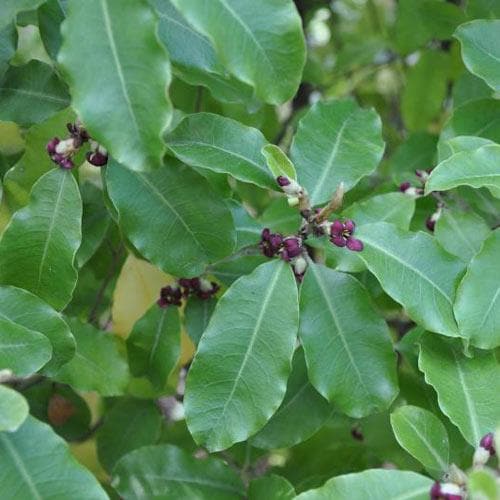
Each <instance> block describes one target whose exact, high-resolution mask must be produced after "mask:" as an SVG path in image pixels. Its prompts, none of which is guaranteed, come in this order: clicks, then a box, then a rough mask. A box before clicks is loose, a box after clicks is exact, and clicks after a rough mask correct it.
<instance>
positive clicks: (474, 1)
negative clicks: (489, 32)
mask: <svg viewBox="0 0 500 500" xmlns="http://www.w3.org/2000/svg"><path fill="white" fill-rule="evenodd" d="M466 12H467V14H468V15H469V17H470V18H471V19H488V18H490V19H494V18H499V17H500V4H499V3H498V2H496V0H469V1H468V2H467V5H466Z"/></svg>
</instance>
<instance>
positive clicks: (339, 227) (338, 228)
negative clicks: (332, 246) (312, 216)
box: [330, 219, 344, 246]
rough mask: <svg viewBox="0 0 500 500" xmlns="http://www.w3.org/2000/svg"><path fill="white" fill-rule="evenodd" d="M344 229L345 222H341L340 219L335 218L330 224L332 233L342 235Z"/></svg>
mask: <svg viewBox="0 0 500 500" xmlns="http://www.w3.org/2000/svg"><path fill="white" fill-rule="evenodd" d="M343 231H344V224H342V222H340V221H339V220H338V219H337V220H334V221H333V222H332V224H331V226H330V235H331V236H341V235H342V232H343ZM337 246H338V245H337ZM343 246H344V245H343Z"/></svg>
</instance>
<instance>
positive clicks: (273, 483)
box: [248, 474, 296, 500]
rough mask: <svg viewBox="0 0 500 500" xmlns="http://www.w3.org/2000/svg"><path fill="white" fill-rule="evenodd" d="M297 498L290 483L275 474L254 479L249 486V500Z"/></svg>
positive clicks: (286, 499) (289, 499) (288, 499)
mask: <svg viewBox="0 0 500 500" xmlns="http://www.w3.org/2000/svg"><path fill="white" fill-rule="evenodd" d="M295 497H296V495H295V490H294V488H293V486H292V485H291V484H290V482H289V481H287V480H286V479H285V478H284V477H281V476H277V475H275V474H271V475H269V476H264V477H259V478H257V479H253V480H252V481H251V482H250V485H249V486H248V500H261V499H263V498H272V499H273V500H292V499H293V498H295Z"/></svg>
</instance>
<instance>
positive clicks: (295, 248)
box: [283, 236, 302, 260]
mask: <svg viewBox="0 0 500 500" xmlns="http://www.w3.org/2000/svg"><path fill="white" fill-rule="evenodd" d="M283 247H284V250H286V252H287V254H288V257H289V258H291V259H293V258H294V257H297V256H298V255H300V254H301V253H302V242H301V240H300V239H299V238H296V237H295V236H293V237H291V238H285V239H284V240H283ZM285 260H288V259H285Z"/></svg>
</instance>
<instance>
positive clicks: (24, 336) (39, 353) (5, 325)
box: [0, 318, 52, 377]
mask: <svg viewBox="0 0 500 500" xmlns="http://www.w3.org/2000/svg"><path fill="white" fill-rule="evenodd" d="M51 357H52V346H51V345H50V342H49V340H48V339H47V337H45V336H44V335H42V334H41V333H38V332H35V331H33V330H28V329H27V328H25V327H24V326H21V325H18V324H16V323H13V322H12V321H10V320H8V319H3V318H0V370H11V371H12V372H13V373H14V374H15V375H16V376H19V377H23V376H25V375H31V374H32V373H35V372H37V371H38V370H39V369H40V368H41V367H42V366H44V365H45V364H46V363H47V362H48V361H49V360H50V358H51Z"/></svg>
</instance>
